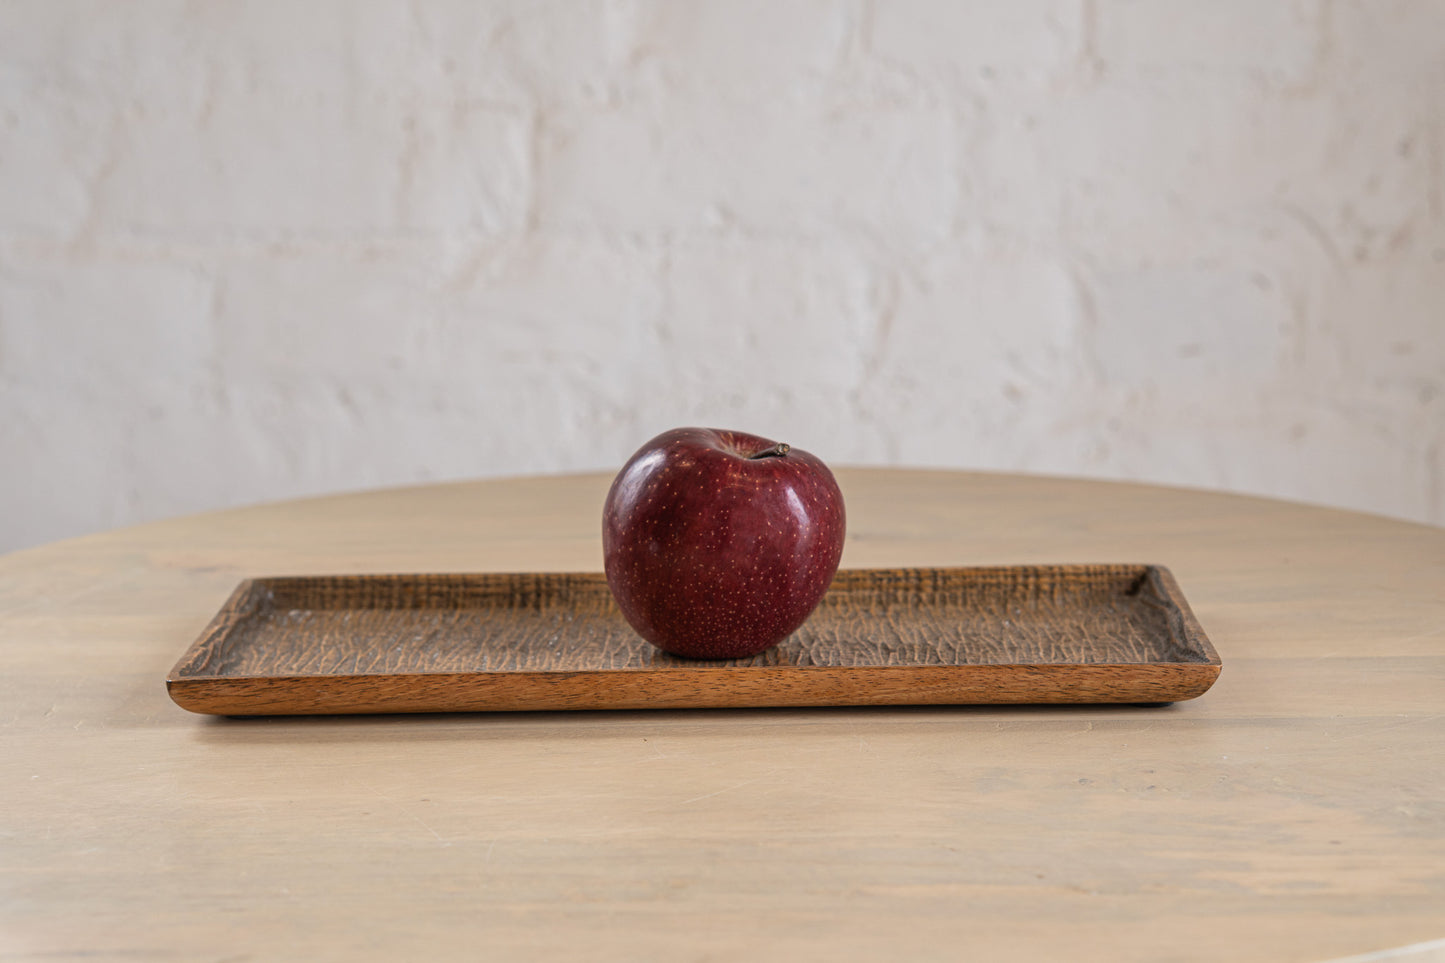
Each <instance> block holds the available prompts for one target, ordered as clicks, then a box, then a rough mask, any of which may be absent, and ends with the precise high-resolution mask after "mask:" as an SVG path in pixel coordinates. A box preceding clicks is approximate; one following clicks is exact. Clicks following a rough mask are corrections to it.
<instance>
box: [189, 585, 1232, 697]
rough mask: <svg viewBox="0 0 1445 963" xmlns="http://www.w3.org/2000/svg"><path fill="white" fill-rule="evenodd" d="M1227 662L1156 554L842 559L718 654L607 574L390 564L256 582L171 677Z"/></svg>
mask: <svg viewBox="0 0 1445 963" xmlns="http://www.w3.org/2000/svg"><path fill="white" fill-rule="evenodd" d="M1219 667H1220V663H1219V658H1218V656H1217V655H1216V654H1215V652H1214V649H1213V647H1212V646H1211V645H1210V643H1209V640H1208V639H1207V637H1206V636H1205V635H1204V633H1203V631H1202V630H1201V629H1200V627H1199V625H1198V623H1197V621H1196V620H1195V619H1194V616H1193V614H1192V613H1191V612H1190V610H1189V606H1188V604H1187V602H1186V601H1185V600H1184V597H1183V595H1182V593H1181V592H1180V591H1179V587H1178V585H1177V583H1176V582H1175V580H1174V578H1173V576H1172V575H1171V574H1170V573H1169V571H1168V570H1167V569H1165V568H1163V567H1162V566H1157V565H1054V566H1015V567H989V568H951V569H867V570H851V571H850V570H844V571H842V572H839V573H838V576H837V578H836V579H835V580H834V583H833V586H832V587H831V588H830V590H829V592H828V594H827V596H826V597H825V598H824V600H823V602H822V603H821V604H820V605H819V606H818V609H817V610H816V611H815V612H814V613H813V615H812V617H810V618H809V620H808V621H807V623H806V624H805V625H804V626H803V627H802V628H801V629H800V630H799V631H798V632H796V633H795V634H794V635H792V636H791V637H789V638H788V639H786V640H784V642H782V643H781V644H780V645H778V646H775V647H774V648H772V649H770V650H768V651H766V652H764V653H762V654H760V655H757V656H754V657H752V658H749V659H740V660H729V661H723V662H703V661H695V660H689V659H683V658H679V657H677V656H673V655H669V654H667V653H665V652H662V651H660V650H658V649H656V648H654V647H653V646H651V645H649V644H648V643H647V642H645V641H644V640H642V639H641V638H640V637H638V636H637V634H636V633H635V632H633V631H632V629H631V628H630V627H629V626H628V625H627V624H626V622H625V621H624V620H623V619H622V617H621V615H620V613H619V612H618V610H617V606H616V604H615V603H614V602H613V600H612V596H611V594H610V593H609V592H608V589H607V583H606V581H605V580H604V579H603V577H602V575H601V574H600V573H561V574H555V573H551V574H541V573H533V574H480V575H411V576H407V575H395V576H386V575H379V576H331V577H309V578H266V579H256V580H250V581H247V582H245V583H244V584H242V585H241V586H240V587H239V588H238V589H237V590H236V592H235V593H234V595H233V596H232V598H231V600H230V601H229V602H228V603H227V605H226V606H225V608H224V609H223V610H222V611H221V612H220V613H219V614H218V615H217V617H216V619H215V620H214V622H213V623H212V625H211V626H210V627H209V628H208V629H207V631H206V632H205V633H204V634H203V635H202V637H201V638H200V639H199V640H198V641H197V643H196V644H195V645H194V646H193V647H192V648H191V650H190V651H189V652H187V653H186V654H185V656H183V657H182V659H181V661H180V662H179V663H178V664H177V665H176V667H175V669H174V670H173V671H172V673H171V675H170V678H169V679H168V680H167V685H168V688H169V690H170V693H171V697H172V698H173V699H174V700H175V701H176V702H177V703H178V704H179V705H181V706H184V707H185V708H187V709H191V710H193V711H197V712H207V713H214V714H223V715H258V714H259V715H266V714H329V713H358V712H438V711H466V710H524V709H620V708H628V709H636V708H720V707H739V706H827V705H907V704H914V705H923V704H938V703H1028V702H1038V703H1058V702H1074V703H1089V702H1174V701H1180V700H1184V699H1191V698H1195V697H1196V696H1198V695H1200V694H1201V693H1203V692H1204V691H1205V690H1206V689H1208V688H1209V686H1210V685H1211V684H1212V683H1213V682H1214V679H1215V678H1216V677H1217V675H1218V674H1219Z"/></svg>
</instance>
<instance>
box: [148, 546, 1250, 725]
mask: <svg viewBox="0 0 1445 963" xmlns="http://www.w3.org/2000/svg"><path fill="white" fill-rule="evenodd" d="M1103 567H1118V566H1114V565H1089V564H1082V565H1020V566H989V567H978V569H977V570H978V571H989V572H994V573H996V572H998V571H1001V570H1003V569H1020V570H1029V569H1032V570H1038V569H1046V570H1049V571H1051V572H1056V573H1057V572H1065V571H1069V570H1077V571H1085V570H1095V569H1099V568H1103ZM1124 567H1133V568H1137V569H1139V570H1140V572H1141V574H1140V579H1141V581H1143V580H1150V581H1153V582H1154V585H1155V587H1156V588H1157V590H1158V591H1159V594H1160V596H1161V597H1162V598H1163V599H1164V600H1165V601H1166V602H1167V603H1168V604H1169V606H1170V616H1171V623H1172V625H1173V628H1174V630H1175V631H1176V632H1178V633H1179V635H1180V638H1181V639H1182V640H1183V642H1184V643H1185V644H1186V646H1187V647H1189V648H1191V649H1192V650H1193V651H1195V652H1197V653H1198V654H1199V656H1200V658H1199V659H1198V660H1191V661H1175V662H1165V661H1155V662H1138V663H1120V662H1111V663H1087V664H1086V663H1018V664H959V665H943V666H939V665H919V666H730V665H727V664H716V665H709V666H706V667H705V668H699V667H687V668H681V669H679V668H666V667H663V668H657V669H649V670H645V671H638V670H561V671H557V670H549V671H541V672H499V673H487V672H436V673H398V674H390V675H350V676H347V675H335V676H295V675H293V676H270V675H267V676H229V675H224V674H218V673H215V672H210V673H198V672H196V671H195V670H196V667H197V666H199V665H204V664H205V662H206V660H207V659H209V658H211V657H214V656H215V655H216V654H217V651H218V649H219V647H220V646H221V645H222V644H223V643H224V641H225V639H226V636H227V634H228V633H229V632H230V631H231V630H232V629H234V628H235V627H236V626H237V625H238V624H239V623H240V622H241V621H242V620H244V619H245V618H247V617H248V616H250V615H251V614H253V613H254V612H255V611H256V609H257V608H258V607H259V606H261V605H263V604H264V603H265V602H266V601H267V600H268V599H267V597H268V594H269V592H270V589H269V588H268V587H267V584H268V582H275V581H286V580H304V579H305V578H307V577H306V576H300V577H285V578H283V579H264V578H255V579H246V580H244V581H242V582H241V583H240V584H239V585H237V587H236V588H235V590H234V591H233V592H232V593H231V596H230V597H229V599H228V600H227V602H226V604H225V605H224V606H223V607H222V608H221V610H220V611H218V612H217V613H216V615H215V616H214V617H213V618H212V619H211V621H210V623H209V624H208V625H207V626H206V628H205V630H204V631H203V632H202V633H201V635H200V636H199V637H198V638H197V639H196V641H195V642H194V643H193V644H192V645H191V646H190V647H189V648H188V649H187V650H186V652H185V653H184V654H183V655H182V656H181V658H180V659H179V660H178V661H177V662H176V664H175V666H174V667H173V668H172V669H171V672H170V673H169V675H168V676H167V678H166V689H167V692H168V694H169V695H170V697H171V699H172V701H174V702H175V703H176V704H177V705H178V706H180V707H181V708H184V709H187V710H189V711H192V712H197V713H202V714H209V715H229V716H251V715H350V714H371V713H377V714H389V713H424V712H489V711H496V712H513V711H558V710H563V711H571V710H581V709H601V710H607V709H614V710H615V709H649V708H650V709H678V708H712V709H716V708H744V707H753V708H781V707H806V706H813V707H819V706H862V705H880V706H882V705H892V706H900V705H1018V704H1053V705H1059V704H1089V703H1114V704H1130V703H1134V704H1166V703H1171V702H1181V701H1186V700H1189V699H1194V698H1198V697H1199V696H1201V695H1203V694H1204V693H1205V692H1206V691H1208V690H1209V688H1210V687H1211V686H1212V685H1213V684H1214V682H1215V680H1216V679H1217V678H1218V676H1219V674H1220V671H1221V668H1222V663H1221V661H1220V658H1219V655H1218V653H1217V652H1216V651H1215V649H1214V646H1213V644H1212V643H1211V642H1210V640H1209V638H1208V636H1207V635H1206V634H1205V633H1204V630H1203V627H1202V626H1201V625H1200V624H1199V621H1198V619H1197V618H1196V617H1195V615H1194V612H1193V610H1192V609H1191V608H1190V606H1189V603H1188V601H1187V600H1186V599H1185V597H1184V594H1183V592H1182V590H1181V589H1180V587H1179V584H1178V582H1177V580H1176V579H1175V578H1174V575H1173V573H1172V572H1171V571H1170V570H1169V569H1168V567H1166V566H1163V565H1155V564H1145V565H1138V566H1124ZM847 571H852V572H858V573H863V572H867V571H870V570H867V569H854V570H847ZM872 571H889V570H872ZM547 574H548V575H554V574H555V575H559V576H560V575H568V574H576V575H585V576H587V577H593V576H595V575H596V573H547ZM840 574H842V573H841V572H840ZM488 575H489V577H507V576H509V575H515V576H516V577H520V578H531V577H535V575H536V573H488ZM355 577H356V578H360V579H366V578H384V579H395V578H398V576H364V575H363V576H355ZM406 577H407V576H400V578H406ZM416 577H419V578H420V577H424V576H416ZM433 577H434V576H433ZM463 577H465V576H463ZM318 578H324V577H318ZM330 578H335V577H330ZM341 578H346V577H345V576H342V577H341Z"/></svg>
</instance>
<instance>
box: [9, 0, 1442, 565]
mask: <svg viewBox="0 0 1445 963" xmlns="http://www.w3.org/2000/svg"><path fill="white" fill-rule="evenodd" d="M698 422H702V423H713V424H718V425H724V426H731V427H740V428H749V429H754V430H757V431H761V432H765V433H772V434H775V435H777V436H779V437H783V438H786V439H787V440H789V441H792V442H793V443H795V444H798V445H801V446H803V447H807V448H809V449H811V450H813V451H815V452H817V453H818V454H820V455H822V456H823V457H824V458H826V459H829V460H831V461H834V462H837V463H871V464H912V465H933V466H957V467H979V468H991V469H1009V470H1021V471H1040V472H1063V473H1069V474H1081V475H1089V476H1098V477H1122V478H1136V479H1144V480H1152V481H1160V482H1169V483H1182V484H1190V485H1199V486H1207V487H1219V488H1226V489H1232V490H1239V491H1246V492H1256V493H1263V494H1270V495H1280V496H1285V497H1292V498H1301V499H1308V500H1312V501H1319V502H1325V503H1330V504H1336V505H1342V506H1347V507H1354V508H1362V509H1367V510H1372V511H1379V512H1384V513H1388V514H1392V515H1397V516H1401V517H1405V518H1413V519H1418V520H1423V521H1430V522H1434V523H1437V524H1441V523H1445V0H1397V2H1389V3H1385V2H1363V0H1362V2H1357V3H1350V2H1343V0H1299V2H1280V3H1269V4H1258V3H1253V2H1244V0H1238V2H1236V0H1229V2H1217V0H1216V2H1205V0H1168V2H1165V0H1026V2H1011V3H1005V2H998V3H987V4H960V3H949V2H944V0H888V2H882V0H787V2H782V3H774V2H754V3H742V2H732V3H723V2H712V0H705V2H698V3H688V4H678V3H673V2H662V0H656V2H641V0H597V2H591V3H581V2H565V3H562V2H558V3H538V2H530V0H526V2H524V0H509V2H481V3H478V2H472V0H414V2H411V3H402V2H381V0H361V2H346V0H318V2H309V3H305V4H300V5H298V4H294V3H289V2H280V0H273V2H257V3H246V4H221V3H216V4H175V3H169V2H161V0H137V2H133V3H126V4H106V3H88V2H79V0H47V2H38V0H34V2H19V3H11V4H5V5H3V6H0V505H3V506H4V508H3V510H0V550H6V549H12V548H18V547H21V546H24V545H29V544H33V543H38V542H42V541H45V540H49V539H54V538H59V537H64V536H67V535H72V534H78V533H81V532H86V531H91V530H95V529H100V528H105V527H109V526H113V525H119V524H125V523H129V522H134V521H141V520H146V519H151V518H157V517H162V516H166V515H170V514H175V513H178V512H188V511H197V510H205V509H210V508H216V507H221V506H225V505H231V504H238V503H245V502H253V501H257V500H264V499H274V498H283V497H288V496H294V495H301V494H310V493H321V492H328V491H336V490H342V489H353V488H361V487H369V486H377V485H391V484H402V483H407V482H412V481H422V480H429V479H446V478H464V477H474V476H485V475H512V474H523V473H534V472H551V471H566V470H580V469H605V468H612V467H616V466H617V465H618V464H620V462H621V461H622V460H623V459H624V458H625V457H626V455H627V454H629V453H630V452H631V451H632V449H633V448H634V447H635V446H636V445H637V444H638V443H640V442H641V441H642V440H644V439H645V438H646V437H648V436H650V435H651V434H652V433H654V432H656V431H658V430H661V429H663V428H666V427H671V426H673V425H677V424H684V423H698Z"/></svg>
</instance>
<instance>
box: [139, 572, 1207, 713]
mask: <svg viewBox="0 0 1445 963" xmlns="http://www.w3.org/2000/svg"><path fill="white" fill-rule="evenodd" d="M886 572H910V573H924V574H961V573H966V574H968V575H972V576H974V577H989V576H994V577H997V576H1006V575H1010V574H1013V575H1017V574H1019V573H1034V574H1040V573H1048V574H1052V575H1055V576H1058V577H1065V578H1067V577H1071V576H1072V577H1079V576H1082V575H1107V574H1110V573H1114V574H1125V573H1133V574H1136V575H1137V577H1138V578H1139V579H1140V580H1141V581H1142V580H1144V579H1147V578H1150V577H1153V578H1155V579H1157V581H1158V586H1159V588H1160V590H1161V592H1162V594H1163V596H1164V598H1165V599H1166V600H1167V601H1168V602H1169V604H1170V606H1171V608H1172V611H1173V613H1174V614H1175V615H1177V617H1178V619H1179V629H1180V632H1181V635H1182V640H1183V641H1184V642H1186V643H1187V647H1188V648H1189V649H1190V650H1193V651H1196V652H1197V653H1198V654H1199V656H1201V658H1198V659H1191V660H1188V661H1182V660H1162V659H1154V660H1148V661H1143V662H1117V661H1112V662H1087V663H1086V662H1027V661H1022V662H997V663H967V662H960V663H954V664H941V665H922V664H919V665H907V664H904V665H874V666H848V665H816V664H814V665H799V666H790V665H746V664H738V663H737V662H736V661H734V660H699V661H696V662H691V661H689V662H679V663H676V664H673V665H663V666H647V667H636V668H601V669H599V668H566V667H556V668H546V669H522V670H502V671H495V670H492V671H488V670H481V671H468V670H461V671H459V670H454V669H443V670H435V671H425V670H422V671H405V672H381V673H356V672H331V673H306V674H297V673H289V674H258V673H245V674H236V673H216V672H204V673H202V672H194V671H189V670H188V669H187V666H189V665H192V664H194V663H195V662H197V661H198V660H199V659H200V658H201V657H202V656H203V655H205V654H206V653H207V652H208V651H209V649H210V648H211V647H213V646H214V645H216V644H218V643H219V642H220V641H221V640H222V639H223V638H224V636H225V635H226V633H227V632H228V631H229V630H231V629H232V628H233V627H234V626H235V625H236V624H238V623H239V622H240V621H241V620H242V619H243V618H245V617H246V616H247V614H248V611H247V608H246V607H244V606H243V603H245V602H247V601H248V600H249V599H250V598H251V597H252V596H253V594H254V593H256V592H257V590H258V589H261V588H265V587H266V586H267V584H268V583H271V584H280V583H292V584H296V585H303V586H304V585H305V584H306V583H308V582H374V583H392V584H402V585H404V584H405V583H407V582H408V581H409V580H433V581H434V580H438V579H442V580H447V579H451V580H456V581H461V582H465V581H474V580H478V579H482V580H495V581H505V580H509V579H511V580H515V579H521V578H537V577H543V578H548V579H566V580H581V581H583V582H587V583H596V582H602V584H603V585H604V586H605V576H604V575H603V573H601V572H596V571H556V572H537V571H531V572H434V573H427V572H415V573H391V572H388V573H360V574H339V575H337V574H319V575H318V574H311V575H273V576H254V577H250V578H245V579H243V580H242V581H241V582H240V583H239V584H237V585H236V587H235V588H234V589H233V590H232V592H231V593H230V595H229V597H228V598H227V600H226V602H225V604H224V605H222V607H221V608H220V609H219V610H218V611H217V612H216V613H215V614H214V615H213V616H212V618H211V619H210V621H209V622H208V623H207V625H206V627H205V629H204V630H203V631H202V632H201V633H200V635H199V636H198V637H197V638H196V639H195V641H193V642H192V643H191V645H190V646H188V647H187V648H186V650H185V651H184V652H183V653H182V654H181V656H180V658H179V659H178V660H177V661H176V663H175V664H174V666H173V667H172V668H171V670H170V672H169V673H168V674H167V676H166V680H165V681H166V689H167V692H168V693H169V695H170V696H171V698H172V700H173V701H174V702H176V704H177V705H179V706H181V707H182V708H185V709H188V710H190V711H193V712H201V713H210V714H220V715H244V714H250V713H244V712H220V711H217V710H215V709H207V708H198V707H197V705H196V704H195V703H196V701H197V700H194V699H192V698H191V697H190V696H191V691H190V690H193V689H198V690H199V689H213V688H226V687H228V686H245V685H247V684H250V685H258V684H264V685H268V686H276V685H282V684H288V683H289V684H291V685H293V686H296V687H299V688H313V689H325V688H327V687H340V688H347V687H349V686H355V687H365V686H366V685H367V684H369V683H373V684H374V683H376V682H377V681H385V682H388V683H393V684H394V683H399V682H400V683H404V682H407V681H413V682H415V683H427V684H430V683H436V682H444V681H448V680H449V681H451V682H452V683H454V684H456V685H458V686H463V687H464V686H465V685H466V684H468V683H474V684H480V683H482V682H483V681H485V680H494V679H506V680H508V681H512V682H526V681H527V680H536V681H543V680H545V681H548V682H552V681H557V680H567V681H574V680H588V679H591V680H598V681H602V680H610V681H617V680H621V679H629V680H633V682H635V681H636V680H638V679H646V678H652V679H657V678H661V677H672V678H688V677H695V678H703V677H716V676H720V675H723V676H725V675H734V676H736V677H737V678H738V679H756V678H758V677H759V676H764V675H769V674H778V675H784V676H787V677H798V676H809V675H811V676H827V675H836V676H840V677H864V676H866V677H873V676H880V677H886V676H889V675H898V676H900V677H901V676H918V675H931V674H948V673H951V674H954V675H976V676H979V677H987V676H993V675H1004V674H1009V673H1014V674H1017V673H1024V672H1032V673H1036V674H1046V675H1047V674H1054V673H1073V674H1082V675H1086V676H1087V675H1101V674H1107V673H1109V672H1111V671H1112V672H1121V671H1131V672H1135V673H1139V672H1147V671H1149V670H1155V671H1156V672H1167V671H1168V670H1175V671H1176V672H1178V673H1179V674H1187V675H1192V676H1199V677H1200V679H1201V680H1202V685H1199V684H1196V686H1195V687H1194V688H1196V689H1197V691H1194V692H1192V693H1191V694H1187V695H1181V696H1178V697H1177V698H1171V699H1169V700H1168V701H1171V702H1172V701H1185V700H1187V699H1193V698H1197V697H1198V696H1200V695H1202V694H1203V693H1204V692H1206V691H1208V689H1209V688H1210V687H1211V686H1212V685H1213V683H1214V680H1215V679H1216V678H1217V677H1218V675H1219V674H1220V671H1221V669H1222V660H1221V659H1220V656H1219V654H1218V651H1217V650H1216V649H1215V647H1214V645H1213V643H1212V642H1211V640H1210V639H1209V637H1208V635H1207V634H1206V633H1205V632H1204V629H1203V627H1202V626H1201V625H1200V624H1199V621H1198V619H1197V617H1196V616H1195V614H1194V612H1193V609H1192V608H1191V607H1190V605H1189V602H1188V600H1187V599H1186V598H1185V596H1184V593H1183V591H1182V590H1181V589H1180V587H1179V584H1178V581H1177V580H1176V579H1175V577H1174V574H1173V572H1172V571H1170V569H1169V568H1168V567H1167V566H1165V565H1161V564H1156V563H1121V562H1100V563H1036V564H1016V565H974V566H970V565H959V566H915V567H907V568H897V567H895V568H881V567H870V568H848V569H839V571H838V575H837V576H836V577H835V584H836V582H837V579H859V580H861V579H866V578H868V577H870V576H877V575H878V574H879V573H886ZM831 590H832V589H831V588H830V591H831ZM201 701H204V700H201ZM1026 701H1028V700H1023V699H1007V700H1005V701H1004V702H1000V703H992V702H960V701H957V700H939V701H933V702H929V701H923V702H912V701H906V702H905V701H897V702H881V703H874V702H841V703H835V702H816V703H815V702H784V703H772V702H758V703H754V702H742V703H736V705H738V706H752V707H758V708H762V707H766V706H773V705H777V706H785V705H817V706H821V705H840V706H843V705H847V706H854V705H875V704H876V705H923V704H935V705H937V704H958V705H963V704H974V705H982V704H1018V703H1020V702H1026ZM1042 701H1045V702H1047V701H1051V700H1042ZM1052 701H1055V702H1057V700H1052ZM1094 701H1096V702H1098V701H1100V700H1094ZM1102 701H1103V702H1104V703H1105V704H1108V702H1109V700H1102ZM1132 701H1136V700H1132V699H1125V700H1118V702H1123V703H1127V702H1132ZM718 704H722V703H718ZM725 704H728V705H732V704H733V703H725ZM1077 704H1082V703H1077ZM1115 704H1118V703H1115ZM1150 704H1152V703H1150ZM713 705H714V703H710V702H702V703H699V704H698V707H711V706H713ZM648 706H649V707H658V708H668V707H670V708H676V707H678V706H661V705H656V704H654V703H651V702H649V703H648ZM508 708H509V709H516V708H526V707H506V708H504V709H502V710H497V711H507V709H508ZM538 708H544V709H545V708H546V707H545V706H539V707H538ZM574 708H601V709H609V708H628V706H620V705H611V704H604V705H597V706H577V707H574ZM332 711H333V712H334V714H353V713H366V712H429V711H493V710H491V709H488V708H480V709H478V708H462V709H386V708H377V709H370V710H368V709H356V708H346V709H339V710H332ZM327 713H328V710H326V709H318V710H316V711H315V712H312V711H304V712H303V711H298V710H295V709H293V710H290V711H288V712H284V713H283V712H264V711H263V712H258V713H254V714H267V715H282V714H327Z"/></svg>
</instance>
